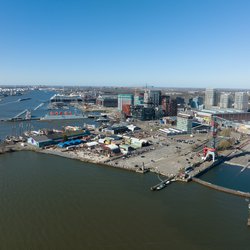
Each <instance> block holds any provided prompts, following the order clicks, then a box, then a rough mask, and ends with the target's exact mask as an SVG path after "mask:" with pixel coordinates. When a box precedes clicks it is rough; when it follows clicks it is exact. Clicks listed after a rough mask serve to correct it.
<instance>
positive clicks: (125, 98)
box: [118, 94, 134, 111]
mask: <svg viewBox="0 0 250 250" xmlns="http://www.w3.org/2000/svg"><path fill="white" fill-rule="evenodd" d="M128 105H134V95H132V94H120V95H118V110H119V111H122V110H123V106H125V107H127V106H128Z"/></svg>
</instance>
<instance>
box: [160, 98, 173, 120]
mask: <svg viewBox="0 0 250 250" xmlns="http://www.w3.org/2000/svg"><path fill="white" fill-rule="evenodd" d="M161 106H162V111H163V114H164V115H165V116H177V100H176V99H173V98H170V96H165V95H164V96H162V97H161Z"/></svg>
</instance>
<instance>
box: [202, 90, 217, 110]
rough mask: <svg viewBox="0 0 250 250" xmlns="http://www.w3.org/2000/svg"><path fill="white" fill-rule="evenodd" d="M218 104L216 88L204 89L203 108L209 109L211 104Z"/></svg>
mask: <svg viewBox="0 0 250 250" xmlns="http://www.w3.org/2000/svg"><path fill="white" fill-rule="evenodd" d="M217 105H218V92H217V90H216V89H206V92H205V108H206V109H209V108H211V107H212V106H217Z"/></svg>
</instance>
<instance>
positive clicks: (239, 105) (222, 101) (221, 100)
mask: <svg viewBox="0 0 250 250" xmlns="http://www.w3.org/2000/svg"><path fill="white" fill-rule="evenodd" d="M214 106H219V107H220V108H225V109H227V108H232V107H234V109H237V110H242V111H244V112H247V111H248V94H247V93H246V92H235V94H234V96H233V95H232V94H231V93H220V92H219V91H218V90H217V89H206V91H205V108H206V109H210V108H212V107H214Z"/></svg>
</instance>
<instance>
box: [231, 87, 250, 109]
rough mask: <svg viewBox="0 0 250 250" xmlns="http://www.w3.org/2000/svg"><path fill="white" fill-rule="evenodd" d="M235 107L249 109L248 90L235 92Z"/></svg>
mask: <svg viewBox="0 0 250 250" xmlns="http://www.w3.org/2000/svg"><path fill="white" fill-rule="evenodd" d="M234 108H235V109H238V110H243V111H245V112H247V110H248V95H247V93H246V92H236V93H235V98H234Z"/></svg>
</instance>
